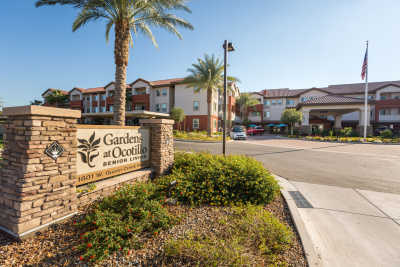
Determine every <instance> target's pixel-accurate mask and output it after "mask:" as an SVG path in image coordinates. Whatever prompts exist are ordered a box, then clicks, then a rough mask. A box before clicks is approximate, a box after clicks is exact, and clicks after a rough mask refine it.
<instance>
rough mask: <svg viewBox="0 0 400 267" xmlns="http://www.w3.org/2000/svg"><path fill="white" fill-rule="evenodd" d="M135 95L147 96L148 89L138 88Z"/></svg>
mask: <svg viewBox="0 0 400 267" xmlns="http://www.w3.org/2000/svg"><path fill="white" fill-rule="evenodd" d="M134 93H135V95H145V94H146V88H136V89H135V90H134Z"/></svg>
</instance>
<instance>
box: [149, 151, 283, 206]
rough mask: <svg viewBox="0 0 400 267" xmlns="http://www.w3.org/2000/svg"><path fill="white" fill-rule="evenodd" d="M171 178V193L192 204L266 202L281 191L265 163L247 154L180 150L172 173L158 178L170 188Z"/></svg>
mask: <svg viewBox="0 0 400 267" xmlns="http://www.w3.org/2000/svg"><path fill="white" fill-rule="evenodd" d="M172 181H176V185H175V186H174V187H172V189H171V195H172V197H174V198H176V199H178V200H179V201H180V202H183V203H189V204H193V205H200V204H209V205H218V206H220V205H228V204H239V203H252V204H267V203H269V202H270V201H271V200H273V199H274V197H275V196H276V194H277V193H278V192H279V186H278V183H277V182H276V180H275V179H274V178H273V177H272V175H271V174H270V173H269V172H268V171H267V170H266V169H265V168H264V167H263V166H262V164H261V163H260V162H258V161H256V160H255V159H252V158H249V157H245V156H226V157H224V156H222V155H211V154H208V153H177V154H176V157H175V164H174V166H173V169H172V173H171V174H170V175H168V176H164V177H162V178H160V179H158V180H157V181H156V182H157V183H158V184H159V186H160V189H161V190H167V189H168V188H169V185H170V183H171V182H172Z"/></svg>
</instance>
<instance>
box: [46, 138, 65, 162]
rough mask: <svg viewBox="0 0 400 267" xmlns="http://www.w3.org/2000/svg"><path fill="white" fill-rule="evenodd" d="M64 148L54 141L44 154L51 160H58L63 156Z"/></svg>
mask: <svg viewBox="0 0 400 267" xmlns="http://www.w3.org/2000/svg"><path fill="white" fill-rule="evenodd" d="M64 151H65V150H64V148H63V147H62V145H60V144H59V143H58V142H57V141H54V142H53V143H52V144H51V145H50V146H48V147H47V148H46V150H45V151H44V153H46V155H47V156H49V157H50V158H52V159H54V160H56V159H57V158H58V157H60V156H61V155H62V153H63V152H64Z"/></svg>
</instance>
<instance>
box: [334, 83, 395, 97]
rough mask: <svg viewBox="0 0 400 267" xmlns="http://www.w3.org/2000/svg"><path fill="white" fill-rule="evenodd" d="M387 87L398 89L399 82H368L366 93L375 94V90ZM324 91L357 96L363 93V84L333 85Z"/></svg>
mask: <svg viewBox="0 0 400 267" xmlns="http://www.w3.org/2000/svg"><path fill="white" fill-rule="evenodd" d="M389 85H394V86H399V87H400V81H387V82H370V83H368V92H375V91H376V90H378V89H380V88H382V87H386V86H389ZM326 89H327V91H329V92H330V93H331V94H359V93H364V90H365V83H351V84H335V85H329V86H328V88H326Z"/></svg>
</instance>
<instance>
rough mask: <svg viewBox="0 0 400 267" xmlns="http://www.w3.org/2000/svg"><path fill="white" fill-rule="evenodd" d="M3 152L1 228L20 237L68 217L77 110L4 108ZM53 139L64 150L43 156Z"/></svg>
mask: <svg viewBox="0 0 400 267" xmlns="http://www.w3.org/2000/svg"><path fill="white" fill-rule="evenodd" d="M3 114H4V115H6V116H8V119H7V121H6V124H5V134H4V152H3V162H2V165H3V166H2V168H1V169H0V171H1V172H0V209H1V211H2V212H1V213H0V226H1V227H2V228H3V230H6V231H7V232H9V233H11V234H13V235H14V236H20V235H21V234H23V233H26V232H28V231H29V230H32V229H35V228H37V227H40V226H43V225H46V224H48V223H50V222H54V221H56V220H57V219H60V218H64V217H66V216H68V215H71V214H73V213H75V212H76V210H77V199H76V193H75V172H76V170H75V166H76V163H75V162H76V123H77V118H80V116H81V114H80V111H74V110H68V109H57V108H50V107H41V106H23V107H14V108H4V110H3ZM54 141H57V142H58V143H59V144H61V145H62V146H63V147H64V149H65V151H64V153H63V154H62V155H61V156H60V157H59V158H57V159H56V160H54V159H52V158H50V157H49V156H47V155H46V154H45V153H44V150H45V149H46V147H47V146H49V145H50V144H51V143H53V142H54Z"/></svg>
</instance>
